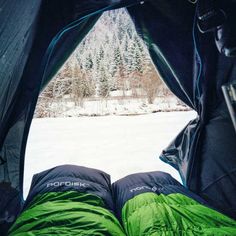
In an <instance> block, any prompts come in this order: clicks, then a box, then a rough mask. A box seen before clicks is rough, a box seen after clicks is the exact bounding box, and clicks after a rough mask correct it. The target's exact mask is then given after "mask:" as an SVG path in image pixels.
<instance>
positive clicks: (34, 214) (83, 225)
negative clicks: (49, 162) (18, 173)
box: [9, 165, 125, 236]
mask: <svg viewBox="0 0 236 236" xmlns="http://www.w3.org/2000/svg"><path fill="white" fill-rule="evenodd" d="M52 234H55V235H97V236H98V235H111V236H112V235H114V236H122V235H125V234H124V232H123V229H122V227H121V225H120V223H119V221H118V220H117V219H116V217H115V216H114V214H113V201H112V195H111V183H110V176H109V175H108V174H106V173H104V172H102V171H99V170H96V169H91V168H86V167H81V166H72V165H63V166H58V167H55V168H52V169H49V170H47V171H44V172H41V173H39V174H37V175H34V177H33V180H32V185H31V188H30V193H29V195H28V198H27V200H26V204H25V207H24V210H23V211H22V212H21V214H20V216H19V217H18V219H17V220H16V222H15V223H14V225H13V226H12V228H11V229H10V231H9V235H18V236H20V235H52Z"/></svg>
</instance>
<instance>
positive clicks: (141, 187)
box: [130, 185, 157, 193]
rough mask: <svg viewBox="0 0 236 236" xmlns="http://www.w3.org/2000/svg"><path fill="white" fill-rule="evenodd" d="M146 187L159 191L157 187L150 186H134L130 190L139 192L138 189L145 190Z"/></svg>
mask: <svg viewBox="0 0 236 236" xmlns="http://www.w3.org/2000/svg"><path fill="white" fill-rule="evenodd" d="M145 189H148V190H151V191H153V192H156V191H157V187H152V188H151V187H149V186H146V185H144V186H140V187H136V188H132V189H130V192H131V193H133V192H137V191H141V190H145Z"/></svg>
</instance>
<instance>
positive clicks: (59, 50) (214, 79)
mask: <svg viewBox="0 0 236 236" xmlns="http://www.w3.org/2000/svg"><path fill="white" fill-rule="evenodd" d="M217 3H218V5H219V7H220V8H221V9H223V11H224V12H225V14H226V15H227V16H228V19H230V21H231V22H235V20H236V19H235V18H236V16H235V14H234V13H235V9H236V2H235V1H234V0H229V1H224V2H223V1H217ZM197 5H198V3H197V4H192V3H191V1H188V0H176V1H172V0H166V1H159V0H158V1H156V0H145V1H136V0H101V1H96V0H86V1H78V0H50V1H49V0H38V1H33V0H21V1H17V0H12V1H5V0H0V22H1V23H0V78H1V83H0V116H1V118H0V185H2V186H5V184H7V185H10V186H11V188H12V189H14V191H13V192H15V195H14V196H15V198H14V199H12V198H11V197H10V196H11V195H9V196H7V197H6V199H8V201H9V203H8V204H7V203H6V202H5V200H6V199H5V200H4V201H1V202H0V209H1V211H0V219H1V221H0V226H1V227H2V226H3V225H4V224H7V222H8V219H9V218H12V217H14V218H15V217H16V215H17V212H18V211H19V209H18V208H21V207H22V204H21V203H22V196H23V194H22V189H23V188H22V186H23V173H24V155H25V147H26V142H27V137H28V132H29V128H30V124H31V120H32V117H33V112H34V109H35V106H36V103H37V98H38V95H39V92H40V89H42V88H43V87H44V86H45V85H46V84H47V82H48V81H49V80H50V79H51V78H52V76H53V75H54V74H55V73H56V71H57V70H58V69H59V67H60V66H61V65H62V64H63V62H64V61H65V60H66V59H67V58H68V56H69V55H70V53H71V52H72V51H73V50H74V48H75V47H76V45H78V44H79V43H80V42H81V40H82V39H83V37H84V36H85V35H86V34H87V32H88V31H89V30H90V29H91V27H92V26H93V25H94V24H95V22H96V20H97V19H98V18H99V16H100V15H101V14H102V12H103V11H105V10H111V9H115V8H119V7H127V10H128V12H129V14H130V15H131V17H132V19H133V21H134V23H135V26H136V29H137V32H138V33H139V35H140V36H141V37H142V38H143V40H144V42H145V43H146V44H147V46H148V48H149V51H150V55H151V57H152V60H153V62H154V64H155V66H156V68H157V69H158V71H159V72H160V74H161V76H162V78H163V80H164V82H165V83H166V84H167V85H168V87H169V88H170V90H171V91H172V92H173V93H174V94H175V95H176V96H177V97H179V98H180V99H181V100H182V101H184V102H185V103H186V104H187V105H189V106H190V107H191V108H193V109H194V110H196V111H197V113H198V116H197V118H196V119H195V120H193V121H191V122H190V123H189V125H187V126H186V127H185V128H184V129H183V131H182V132H181V133H180V134H179V135H178V136H177V137H176V139H174V140H173V142H172V143H171V144H170V145H169V147H167V148H166V149H165V150H164V151H163V153H162V154H161V156H160V157H161V159H162V160H163V161H165V162H166V163H169V164H170V165H172V166H173V167H175V168H176V169H177V170H178V171H179V173H180V175H181V177H182V180H183V183H184V185H185V186H186V187H187V188H189V189H190V190H192V191H194V192H195V193H197V194H199V195H200V196H201V197H202V198H204V199H205V200H206V201H208V203H209V204H210V205H212V206H214V207H216V208H217V209H219V210H223V209H225V208H227V209H228V213H227V214H228V215H229V216H231V217H233V218H235V219H236V199H235V198H236V189H235V184H234V183H235V182H236V179H235V177H236V176H235V170H236V159H235V156H236V145H235V141H236V136H235V133H234V132H233V126H232V124H231V121H230V117H229V114H228V112H227V108H226V104H225V102H224V99H223V95H222V92H221V86H222V85H223V84H225V83H228V82H229V81H235V73H236V72H235V70H236V68H235V66H236V63H235V58H234V57H226V56H225V55H224V54H221V53H220V52H219V51H218V50H217V46H216V39H215V34H214V32H209V33H205V34H203V33H201V32H200V31H199V30H198V27H197V20H196V17H197V16H196V7H197ZM222 130H223V131H224V132H222ZM212 167H214V168H212ZM215 196H217V198H216V197H215ZM16 199H18V200H17V201H19V202H18V203H19V204H17V206H18V207H17V208H16V209H17V210H16V212H15V213H13V212H12V211H11V210H10V205H11V203H14V204H15V202H14V201H15V200H16ZM3 205H4V206H8V207H9V209H7V208H6V207H4V208H3V207H2V206H3ZM2 209H4V210H2ZM9 214H11V215H10V216H9Z"/></svg>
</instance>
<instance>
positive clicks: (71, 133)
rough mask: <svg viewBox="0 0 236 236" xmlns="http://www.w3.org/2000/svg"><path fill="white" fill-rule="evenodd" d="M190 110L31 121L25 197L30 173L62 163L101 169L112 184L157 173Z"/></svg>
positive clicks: (190, 115) (164, 167)
mask: <svg viewBox="0 0 236 236" xmlns="http://www.w3.org/2000/svg"><path fill="white" fill-rule="evenodd" d="M195 116H196V115H195V113H194V112H193V111H187V112H160V113H153V114H146V115H138V116H101V117H76V118H44V119H34V120H33V123H32V126H31V130H30V135H29V139H28V145H27V150H26V160H25V176H24V196H25V197H26V196H27V193H28V191H29V187H30V183H31V178H32V176H33V174H35V173H37V172H40V171H43V170H46V169H48V168H51V167H54V166H56V165H61V164H76V165H82V166H87V167H92V168H97V169H101V170H103V171H105V172H107V173H109V174H110V175H111V179H112V181H115V180H117V179H119V178H122V177H124V176H126V175H128V174H131V173H135V172H145V171H154V170H161V171H166V172H169V173H170V174H172V176H174V177H175V178H177V179H178V180H180V178H179V175H178V173H177V172H176V171H175V170H174V169H173V168H172V167H170V166H169V165H167V164H165V163H163V162H162V161H160V160H159V158H158V156H159V154H160V153H161V151H162V150H163V149H164V148H165V147H166V146H167V145H168V144H169V143H170V142H171V140H172V139H173V138H174V137H175V136H176V135H177V133H178V132H179V131H180V130H181V129H182V128H183V127H184V126H185V125H186V124H187V123H188V121H189V120H190V119H192V118H194V117H195Z"/></svg>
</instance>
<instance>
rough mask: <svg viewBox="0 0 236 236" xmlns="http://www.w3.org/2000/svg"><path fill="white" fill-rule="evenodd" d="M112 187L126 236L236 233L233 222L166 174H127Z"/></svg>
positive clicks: (235, 226) (234, 222)
mask: <svg viewBox="0 0 236 236" xmlns="http://www.w3.org/2000/svg"><path fill="white" fill-rule="evenodd" d="M112 187H113V194H114V199H115V205H116V209H117V215H118V217H119V219H120V220H121V222H122V224H123V227H124V229H125V232H126V234H127V235H128V236H139V235H140V236H160V235H166V236H171V235H173V236H176V235H178V236H179V235H188V236H191V235H214V236H216V235H221V236H223V235H230V236H232V235H236V221H234V220H233V219H230V218H229V217H227V216H225V215H224V214H222V213H219V212H217V211H215V210H214V209H212V208H210V207H209V206H207V205H206V202H205V201H204V200H202V199H201V198H199V197H198V196H196V195H195V194H193V193H192V192H190V191H188V190H187V189H186V188H185V187H183V186H182V185H181V184H180V183H179V182H177V181H176V180H175V179H174V178H172V176H171V175H169V174H167V173H164V172H149V173H139V174H133V175H129V176H127V177H125V178H123V179H121V180H118V181H117V182H115V183H114V184H113V186H112Z"/></svg>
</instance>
